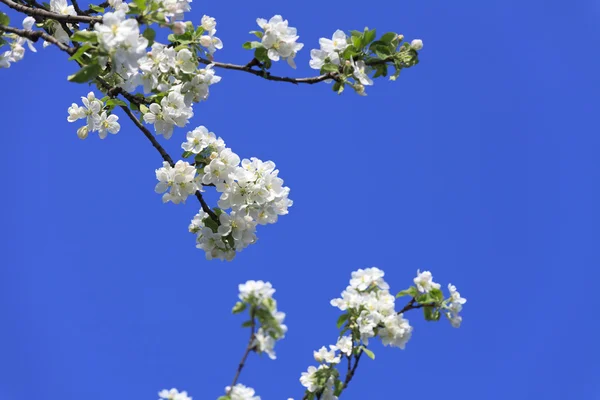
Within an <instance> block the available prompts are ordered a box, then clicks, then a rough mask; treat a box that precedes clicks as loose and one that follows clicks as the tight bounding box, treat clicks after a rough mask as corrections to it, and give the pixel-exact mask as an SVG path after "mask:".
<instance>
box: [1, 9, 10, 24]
mask: <svg viewBox="0 0 600 400" xmlns="http://www.w3.org/2000/svg"><path fill="white" fill-rule="evenodd" d="M0 25H4V26H8V25H10V18H9V16H8V15H6V14H4V13H3V12H0Z"/></svg>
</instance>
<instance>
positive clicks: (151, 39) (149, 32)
mask: <svg viewBox="0 0 600 400" xmlns="http://www.w3.org/2000/svg"><path fill="white" fill-rule="evenodd" d="M142 36H143V37H145V38H146V39H148V46H152V43H154V38H156V32H155V31H154V29H152V28H147V29H146V30H145V31H144V33H142Z"/></svg>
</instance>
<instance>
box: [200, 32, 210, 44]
mask: <svg viewBox="0 0 600 400" xmlns="http://www.w3.org/2000/svg"><path fill="white" fill-rule="evenodd" d="M200 45H201V46H202V47H210V46H211V45H212V38H211V37H210V36H208V35H204V36H200Z"/></svg>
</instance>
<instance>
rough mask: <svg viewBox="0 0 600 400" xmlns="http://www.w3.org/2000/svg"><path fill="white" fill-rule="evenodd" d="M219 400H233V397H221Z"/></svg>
mask: <svg viewBox="0 0 600 400" xmlns="http://www.w3.org/2000/svg"><path fill="white" fill-rule="evenodd" d="M217 400H231V397H229V396H221V397H219V398H218V399H217Z"/></svg>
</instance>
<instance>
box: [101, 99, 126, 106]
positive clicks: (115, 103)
mask: <svg viewBox="0 0 600 400" xmlns="http://www.w3.org/2000/svg"><path fill="white" fill-rule="evenodd" d="M106 105H107V106H113V107H114V106H124V107H127V103H125V102H124V101H123V100H119V99H110V100H108V101H107V102H106Z"/></svg>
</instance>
